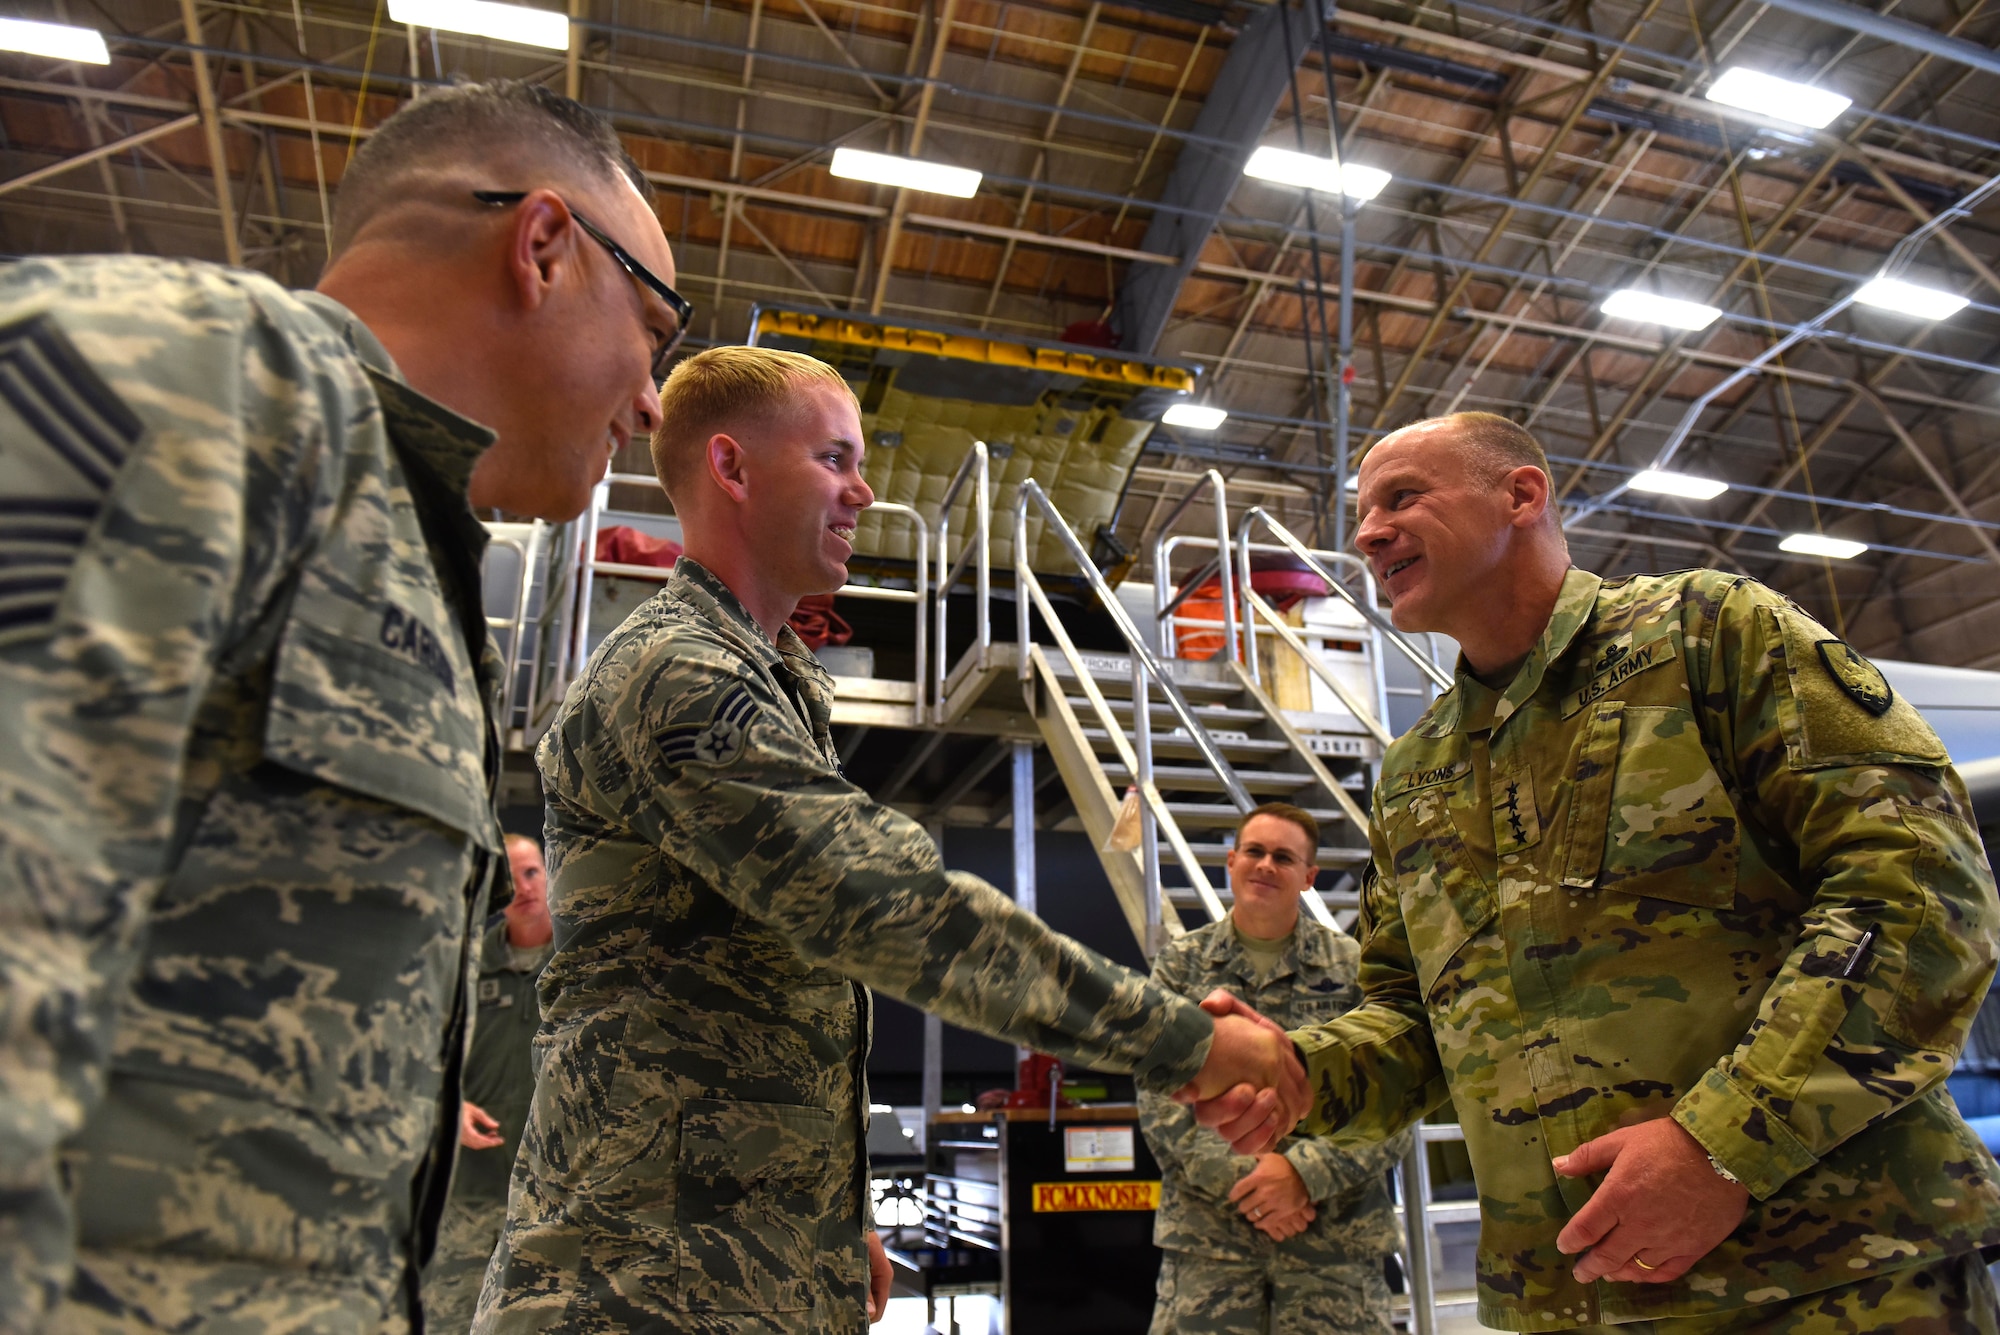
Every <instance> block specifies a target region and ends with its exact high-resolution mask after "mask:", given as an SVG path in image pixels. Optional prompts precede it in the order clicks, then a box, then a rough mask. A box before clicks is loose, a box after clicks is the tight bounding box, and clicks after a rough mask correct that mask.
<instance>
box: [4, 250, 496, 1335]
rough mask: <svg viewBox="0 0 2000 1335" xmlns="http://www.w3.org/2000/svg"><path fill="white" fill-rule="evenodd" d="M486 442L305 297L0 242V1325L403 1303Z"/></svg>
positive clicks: (467, 773)
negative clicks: (21, 251)
mask: <svg viewBox="0 0 2000 1335" xmlns="http://www.w3.org/2000/svg"><path fill="white" fill-rule="evenodd" d="M490 440H491V434H490V433H489V432H487V431H486V430H485V429H484V428H481V427H478V426H476V425H474V424H473V423H471V422H468V421H466V420H464V419H463V418H460V417H458V416H456V415H455V414H453V413H450V412H448V411H446V410H445V409H444V408H442V407H440V406H439V405H438V404H436V403H433V402H431V401H430V400H428V399H426V398H424V397H423V396H421V395H419V394H417V393H415V392H414V391H412V390H411V389H409V388H408V387H407V386H406V385H404V384H403V383H402V382H401V380H400V378H399V376H398V373H397V371H396V368H395V367H394V365H393V364H392V363H391V362H390V359H389V357H388V354H387V353H386V352H385V351H384V350H383V349H382V347H381V345H380V344H379V343H378V342H376V340H375V339H374V338H373V337H372V336H371V335H370V334H369V333H368V332H367V330H365V329H364V328H363V327H362V326H361V325H360V324H359V323H358V322H357V321H356V320H355V319H354V318H353V317H352V316H351V315H349V314H348V312H347V311H346V310H345V309H343V308H342V307H341V306H339V305H338V304H336V303H334V302H332V301H330V300H328V299H326V298H324V297H319V296H316V295H313V294H293V293H287V292H285V291H284V290H282V289H281V288H279V287H278V286H277V285H275V284H273V283H271V282H270V281H268V280H266V279H263V278H260V277H257V276H255V275H252V274H247V273H243V272H239V271H231V270H225V269H220V268H215V267H212V266H208V265H201V264H182V263H169V262H163V261H156V260H144V259H87V260H62V261H53V260H30V261H24V262H21V263H18V264H13V265H9V266H7V267H6V269H5V271H4V272H0V513H4V514H5V517H6V518H5V523H4V524H0V557H4V566H0V569H4V578H0V736H5V737H6V738H7V746H6V749H5V751H4V753H0V913H4V921H0V997H4V1003H0V1004H4V1008H5V1009H4V1026H5V1027H4V1032H5V1035H6V1037H5V1045H4V1048H0V1181H4V1185H5V1195H4V1197H0V1238H4V1242H0V1247H4V1256H5V1261H4V1266H3V1267H0V1327H4V1328H6V1329H9V1330H20V1329H26V1328H29V1327H31V1326H33V1325H34V1324H35V1322H36V1314H37V1313H38V1312H40V1311H42V1310H44V1309H47V1308H50V1307H53V1306H56V1305H57V1304H59V1303H63V1301H64V1300H63V1293H64V1291H65V1289H67V1290H68V1293H69V1295H70V1296H69V1298H68V1301H67V1303H66V1305H64V1306H63V1309H62V1311H61V1313H60V1317H59V1324H60V1325H61V1327H62V1328H63V1329H108V1330H127V1329H138V1328H151V1327H170V1328H174V1329H195V1328H200V1329H202V1330H205V1331H246V1332H247V1331H258V1332H266V1331H290V1330H297V1331H312V1332H316V1333H326V1332H336V1333H337V1332H350V1331H352V1332H362V1331H376V1330H382V1329H396V1328H400V1327H401V1325H402V1323H403V1321H404V1318H405V1315H406V1314H407V1313H408V1312H409V1311H410V1309H411V1299H412V1297H413V1296H414V1292H415V1289H414V1280H415V1266H416V1263H417V1261H416V1258H417V1254H418V1252H419V1250H420V1249H421V1248H422V1247H423V1246H424V1234H425V1231H426V1229H427V1228H428V1226H429V1223H430V1222H431V1221H432V1220H434V1218H435V1213H436V1209H437V1207H438V1204H439V1203H440V1198H441V1196H442V1192H443V1189H444V1186H445V1178H446V1175H447V1171H448V1168H449V1164H450V1154H451V1145H452V1137H453V1136H454V1135H455V1132H456V1127H457V1118H456V1116H455V1099H456V1085H457V1076H456V1071H457V1062H458V1057H457V1053H458V1049H459V1046H460V1040H461V1036H462V1034H463V1032H464V1004H465V987H466V972H467V961H466V942H467V924H468V922H476V921H478V915H479V914H480V913H481V912H482V911H483V905H484V902H485V898H486V892H487V885H488V881H489V878H490V873H491V869H492V866H493V862H494V858H495V856H496V854H497V851H498V849H499V847H500V842H499V832H498V830H497V828H496V827H495V825H494V821H493V815H492V811H491V808H490V805H489V800H488V786H489V783H490V781H491V777H492V773H493V765H494V762H495V759H496V750H495V745H494V739H493V734H492V729H491V721H490V718H489V714H488V708H489V702H490V700H491V698H492V691H493V686H494V683H495V682H496V681H497V680H498V677H497V673H496V660H495V659H493V658H492V657H491V655H490V652H489V650H488V641H487V636H486V629H485V621H484V616H483V613H482V611H481V606H480V597H479V583H478V559H479V553H480V551H481V550H482V548H483V546H484V542H485V537H484V531H483V530H482V528H481V527H480V525H479V524H478V522H477V521H476V520H475V519H474V518H473V516H472V513H471V511H470V509H469V508H468V506H467V503H466V500H465V488H466V482H467V478H468V476H469V473H470V471H471V468H472V465H473V462H474V460H475V459H476V458H477V457H478V456H479V454H480V453H481V451H482V450H483V449H485V447H486V446H487V444H488V443H489V442H490ZM441 1095H443V1096H444V1097H442V1098H441V1097H440V1096H441ZM58 1156H60V1158H61V1169H60V1175H59V1173H58V1169H57V1162H56V1161H57V1158H58ZM73 1261H74V1263H75V1267H76V1270H75V1279H74V1283H73V1284H72V1282H71V1264H72V1262H73Z"/></svg>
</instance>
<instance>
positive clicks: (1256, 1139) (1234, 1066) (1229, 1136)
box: [1174, 988, 1312, 1155]
mask: <svg viewBox="0 0 2000 1335" xmlns="http://www.w3.org/2000/svg"><path fill="white" fill-rule="evenodd" d="M1201 1008H1202V1009H1203V1010H1205V1011H1207V1012H1208V1013H1209V1014H1210V1015H1212V1016H1214V1017H1215V1037H1214V1039H1213V1041H1212V1042H1211V1043H1210V1045H1209V1049H1208V1060H1207V1061H1206V1062H1204V1063H1202V1068H1201V1070H1200V1071H1199V1072H1197V1073H1196V1074H1195V1078H1194V1079H1193V1080H1190V1081H1189V1082H1188V1083H1187V1084H1185V1085H1183V1086H1182V1087H1181V1088H1180V1089H1179V1090H1178V1091H1176V1092H1175V1094H1174V1101H1175V1102H1176V1103H1183V1104H1187V1105H1188V1106H1189V1107H1190V1108H1192V1109H1193V1111H1194V1119H1195V1121H1196V1122H1198V1123H1200V1124H1201V1125H1202V1126H1206V1127H1212V1128H1214V1130H1215V1131H1217V1132H1218V1133H1220V1134H1221V1136H1222V1138H1223V1139H1224V1140H1226V1141H1228V1142H1229V1146H1230V1148H1231V1149H1233V1150H1235V1151H1236V1152H1237V1153H1238V1154H1253V1155H1254V1154H1265V1153H1268V1152H1269V1151H1270V1150H1271V1149H1272V1148H1273V1147H1274V1146H1275V1145H1277V1143H1278V1142H1279V1141H1280V1140H1282V1139H1284V1137H1285V1136H1286V1134H1287V1133H1289V1132H1290V1131H1291V1129H1292V1128H1293V1127H1295V1126H1297V1125H1298V1124H1299V1122H1300V1121H1301V1120H1302V1119H1303V1118H1304V1117H1305V1115H1306V1113H1307V1112H1308V1111H1310V1110H1311V1108H1312V1091H1311V1090H1310V1089H1308V1088H1307V1086H1306V1070H1305V1067H1304V1066H1303V1065H1301V1064H1300V1062H1299V1056H1298V1052H1297V1051H1296V1050H1295V1049H1294V1048H1293V1047H1292V1040H1291V1039H1290V1038H1289V1037H1288V1036H1287V1035H1286V1033H1285V1031H1284V1030H1283V1029H1282V1028H1280V1027H1279V1026H1278V1025H1277V1024H1276V1023H1275V1022H1273V1021H1271V1020H1267V1019H1265V1018H1264V1017H1263V1016H1262V1015H1259V1014H1258V1013H1257V1012H1256V1011H1255V1010H1253V1009H1251V1008H1250V1007H1249V1006H1247V1005H1245V1004H1244V1003H1243V1002H1241V1001H1239V1000H1237V999H1236V997H1234V996H1233V995H1231V994H1230V993H1229V992H1227V991H1225V990H1223V989H1222V988H1217V989H1215V991H1213V992H1211V993H1209V994H1208V995H1207V996H1206V997H1204V998H1203V999H1202V1003H1201Z"/></svg>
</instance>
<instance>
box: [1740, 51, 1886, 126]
mask: <svg viewBox="0 0 2000 1335" xmlns="http://www.w3.org/2000/svg"><path fill="white" fill-rule="evenodd" d="M1708 100H1709V101H1711V102H1720V103H1722V105H1724V106H1725V107H1741V108H1742V109H1743V110H1745V111H1754V112H1756V113H1757V114H1758V115H1760V116H1769V117H1770V118H1771V119H1772V120H1780V121H1790V122H1791V123H1792V124H1794V125H1805V126H1810V127H1811V128H1813V129H1815V130H1818V129H1823V128H1825V127H1826V126H1828V125H1831V124H1832V123H1833V118H1834V117H1836V116H1838V115H1839V114H1840V113H1841V112H1843V111H1845V110H1847V109H1848V108H1849V107H1851V106H1853V105H1854V99H1853V98H1851V97H1842V96H1841V95H1840V94H1839V93H1830V92H1828V91H1827V90H1826V89H1824V88H1815V87H1813V86H1812V85H1811V84H1809V83H1794V82H1792V81H1791V80H1790V79H1780V78H1778V77H1777V76H1776V75H1774V74H1760V73H1758V72H1757V71H1756V70H1753V69H1745V68H1744V67H1743V66H1741V65H1736V66H1733V67H1732V68H1730V69H1726V70H1724V71H1723V72H1722V77H1721V78H1719V79H1717V80H1716V81H1715V82H1714V83H1712V84H1710V85H1709V86H1708Z"/></svg>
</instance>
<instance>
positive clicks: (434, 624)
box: [264, 520, 500, 852]
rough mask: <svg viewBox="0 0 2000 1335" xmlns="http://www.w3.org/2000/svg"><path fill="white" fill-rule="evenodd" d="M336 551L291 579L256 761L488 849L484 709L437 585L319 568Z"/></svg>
mask: <svg viewBox="0 0 2000 1335" xmlns="http://www.w3.org/2000/svg"><path fill="white" fill-rule="evenodd" d="M410 522H411V523H412V525H414V523H415V521H414V520H412V521H410ZM340 550H341V551H342V552H346V551H348V549H346V548H342V549H340ZM419 550H421V548H419ZM336 554H337V553H336ZM336 554H328V553H322V554H321V555H319V556H317V557H315V558H314V559H313V561H312V562H310V563H309V564H308V566H307V568H306V569H305V571H303V572H302V574H301V576H300V580H299V589H298V592H297V594H296V595H295V596H294V599H293V603H292V609H291V615H290V618H289V623H288V624H287V626H286V627H285V632H284V635H283V637H282V638H281V639H280V641H279V643H278V649H277V653H276V656H275V661H274V662H273V664H272V681H271V702H270V707H269V712H268V714H267V715H266V718H265V725H264V755H265V757H266V758H267V759H269V760H272V761H275V762H276V763H277V764H280V765H283V766H284V767H285V768H287V769H289V770H293V771H295V772H297V773H300V774H305V775H308V776H310V777H312V778H315V779H319V780H321V781H323V782H326V783H331V784H335V785H338V786H340V787H342V788H349V789H353V790H354V791H356V792H361V793H366V794H367V795H368V796H370V797H374V798H379V799H381V800H382V801H385V802H390V803H394V804H395V805H397V806H400V807H404V808H407V809H409V810H412V811H420V812H422V813H424V814H425V815H427V816H430V817H431V818H432V819H434V820H437V821H440V822H442V823H443V824H445V825H448V826H450V827H451V828H452V829H455V830H461V831H464V832H465V833H467V834H470V835H472V836H473V838H474V839H475V840H476V841H477V842H478V843H479V844H480V845H481V846H483V847H485V848H486V849H487V850H488V851H489V852H498V851H499V848H500V843H499V839H498V835H497V833H496V832H495V830H494V829H493V814H492V805H491V800H490V799H489V798H488V796H487V789H486V741H487V734H486V727H487V721H486V713H485V708H484V706H483V704H482V703H481V699H480V687H479V685H478V682H477V680H476V678H475V676H474V672H473V666H472V661H471V659H470V658H469V657H468V656H467V653H466V650H465V646H464V644H463V643H462V642H461V641H460V639H459V636H458V632H457V630H456V628H455V627H454V626H453V624H452V622H451V620H450V617H451V615H452V614H451V611H450V608H449V605H448V604H447V603H446V602H445V601H444V598H443V595H442V594H441V593H439V592H438V590H437V584H436V578H435V576H432V575H429V573H428V571H422V572H417V574H421V575H423V576H425V578H421V579H420V578H418V577H417V574H410V573H409V572H397V573H398V574H401V575H402V576H403V577H402V578H399V579H396V578H391V572H389V571H386V570H382V569H363V570H358V571H354V572H341V573H340V574H338V575H336V573H335V572H333V571H330V570H329V569H327V567H328V565H329V564H330V562H331V561H333V560H334V559H335V555H336ZM364 589H365V590H366V591H365V592H364Z"/></svg>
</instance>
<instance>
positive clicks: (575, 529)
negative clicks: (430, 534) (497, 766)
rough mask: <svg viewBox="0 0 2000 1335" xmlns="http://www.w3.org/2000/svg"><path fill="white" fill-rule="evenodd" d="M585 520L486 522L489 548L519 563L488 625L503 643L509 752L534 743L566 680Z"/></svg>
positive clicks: (504, 712) (502, 708) (503, 719)
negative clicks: (509, 592) (509, 591)
mask: <svg viewBox="0 0 2000 1335" xmlns="http://www.w3.org/2000/svg"><path fill="white" fill-rule="evenodd" d="M582 527H583V526H582V524H581V523H580V522H579V521H576V520H572V521H569V522H567V523H562V524H550V523H547V522H546V521H543V520H539V519H537V520H533V521H531V522H529V523H524V524H516V523H489V524H487V525H486V528H487V532H488V533H489V534H490V535H491V539H492V541H491V545H490V547H489V551H490V550H491V549H492V548H499V549H502V550H505V551H508V552H511V553H513V555H514V558H515V559H516V560H518V561H519V562H520V570H519V577H518V580H517V581H516V582H515V585H514V590H513V599H512V607H511V611H510V612H508V613H506V614H501V615H493V614H489V615H488V616H487V618H486V624H487V626H488V628H489V629H491V630H492V631H493V632H494V634H495V638H496V639H501V638H504V640H505V657H506V659H507V671H506V677H505V680H504V681H503V683H502V686H501V697H500V719H501V732H502V736H503V737H504V738H505V739H506V742H507V745H508V747H509V749H526V748H532V747H533V746H534V744H535V743H536V742H537V741H539V740H540V729H541V727H542V726H543V724H544V723H545V722H546V716H547V715H549V714H550V713H551V712H552V711H553V708H554V705H555V703H556V702H557V701H559V700H561V698H562V695H563V692H564V691H565V690H566V689H567V688H568V686H569V681H570V660H569V654H568V647H569V637H570V633H571V626H572V620H573V618H574V616H575V614H576V580H577V577H578V573H579V562H578V559H577V553H578V550H579V543H580V540H581V533H582Z"/></svg>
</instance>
